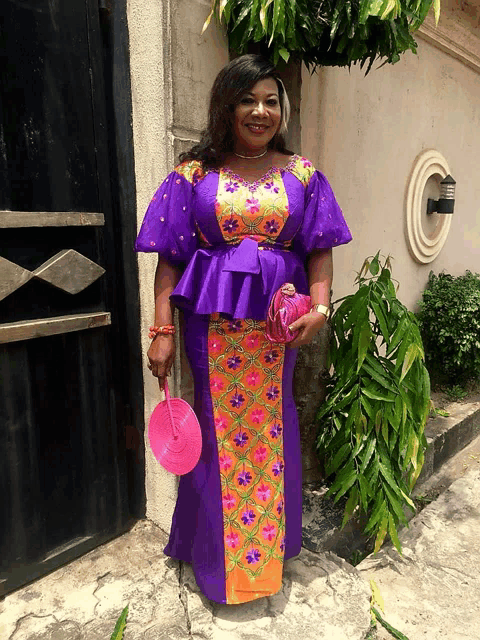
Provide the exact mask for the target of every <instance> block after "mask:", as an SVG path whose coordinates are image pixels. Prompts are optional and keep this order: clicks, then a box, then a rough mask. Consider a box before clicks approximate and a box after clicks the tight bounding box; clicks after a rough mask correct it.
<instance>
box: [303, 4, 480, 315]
mask: <svg viewBox="0 0 480 640" xmlns="http://www.w3.org/2000/svg"><path fill="white" fill-rule="evenodd" d="M442 6H443V3H442ZM449 19H450V20H451V15H450V17H449V16H448V15H444V17H443V22H446V21H447V22H448V20H449ZM441 24H442V23H441ZM470 26H471V25H470ZM456 28H457V32H458V31H459V30H460V32H461V25H460V26H459V25H458V20H457V24H456ZM478 35H480V28H479V29H477V36H478ZM470 36H471V32H470ZM477 36H475V37H473V36H471V37H469V38H467V39H468V45H469V47H470V50H469V51H467V52H466V53H465V56H467V55H469V56H470V58H472V59H475V58H476V57H478V55H479V54H480V40H479V39H478V37H477ZM417 39H418V44H419V47H418V55H417V56H415V55H413V54H411V53H407V54H406V55H405V56H403V58H402V59H401V61H400V62H398V63H397V64H395V65H386V66H384V67H383V68H381V69H378V70H377V69H375V67H374V69H373V70H372V71H371V72H370V74H369V75H368V76H367V77H365V76H364V74H363V72H362V71H360V70H359V69H357V68H352V70H351V71H350V72H349V71H348V70H347V69H336V68H325V69H322V70H320V71H319V72H318V73H317V74H315V75H313V76H310V75H309V74H308V73H304V75H303V85H302V141H303V152H304V153H305V154H306V155H307V156H310V157H311V158H312V159H313V160H314V161H315V163H316V164H317V166H318V167H319V168H321V169H322V170H323V171H324V173H325V174H326V175H327V177H328V178H329V180H330V182H331V184H332V186H333V188H334V191H335V193H336V196H337V199H338V201H339V203H340V205H341V207H342V208H343V210H344V213H345V216H346V218H347V220H348V222H349V225H350V227H351V230H352V233H353V237H354V241H353V242H352V243H351V244H350V245H347V247H342V248H339V249H336V250H335V251H334V261H335V279H334V299H335V298H338V297H341V296H343V295H345V294H347V293H349V292H351V291H352V290H353V280H354V278H355V271H358V270H359V269H360V266H361V264H362V262H363V259H364V258H365V257H366V256H367V255H372V254H374V253H376V251H377V250H379V249H380V250H381V252H382V253H383V254H385V255H387V254H391V255H392V256H393V257H394V263H393V264H394V267H393V275H394V277H395V278H397V279H398V280H399V281H400V289H399V294H398V295H399V297H400V299H401V300H402V301H403V302H404V303H405V304H406V305H407V306H409V307H410V308H414V307H415V305H416V303H417V301H418V300H419V299H420V297H421V293H422V291H423V289H424V287H425V283H426V281H427V278H428V274H429V272H430V270H433V271H434V272H435V273H438V272H439V271H441V270H443V269H445V270H446V271H447V272H450V273H452V274H454V275H459V274H461V273H463V272H464V271H465V269H471V270H474V271H475V270H476V271H479V270H480V260H479V258H480V225H479V220H480V215H479V210H480V188H479V184H480V182H479V180H478V170H479V149H480V126H479V125H480V75H479V69H480V67H477V68H476V69H475V65H474V64H470V63H469V66H467V64H465V62H462V61H460V60H459V59H456V58H455V57H452V55H449V53H448V52H447V51H442V50H440V49H439V48H438V46H434V44H432V43H431V42H435V40H434V39H432V38H430V40H431V42H427V41H426V40H425V39H424V38H422V37H419V38H417ZM442 44H443V46H444V48H446V49H447V48H448V47H447V45H448V42H447V45H445V42H443V43H442ZM452 46H455V45H454V44H453V45H452ZM456 53H458V52H455V51H454V52H453V54H454V55H456ZM460 53H461V52H460ZM478 60H479V61H480V58H478ZM467 62H468V59H467ZM376 66H378V65H376ZM424 149H436V150H438V151H439V152H440V153H442V154H443V155H444V156H445V158H446V160H447V162H448V163H449V166H450V171H451V173H452V175H453V177H454V178H455V179H456V180H457V193H456V203H455V213H454V215H453V219H452V224H451V228H450V232H449V235H448V238H447V240H446V243H445V245H444V247H443V249H442V251H441V252H440V254H439V256H438V257H437V258H436V259H435V260H434V261H433V262H431V263H430V264H419V263H418V262H416V261H415V260H414V259H413V258H412V256H411V254H410V252H409V249H408V245H407V241H406V234H405V224H406V212H405V208H406V207H405V199H406V189H407V183H408V180H409V176H410V173H411V171H412V166H413V163H414V160H415V158H416V157H417V155H418V154H419V153H420V152H421V151H422V150H424ZM437 197H438V196H437ZM423 224H424V227H428V224H429V221H427V220H426V213H425V214H424V220H423ZM430 224H431V223H430Z"/></svg>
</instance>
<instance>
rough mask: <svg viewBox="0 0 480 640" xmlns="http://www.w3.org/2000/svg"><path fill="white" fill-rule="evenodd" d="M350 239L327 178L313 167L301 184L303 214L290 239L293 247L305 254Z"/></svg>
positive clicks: (344, 242)
mask: <svg viewBox="0 0 480 640" xmlns="http://www.w3.org/2000/svg"><path fill="white" fill-rule="evenodd" d="M351 239H352V235H351V233H350V230H349V228H348V226H347V223H346V222H345V218H344V217H343V214H342V210H341V209H340V207H339V206H338V203H337V201H336V199H335V196H334V194H333V191H332V188H331V186H330V185H329V183H328V180H327V179H326V178H325V176H324V175H323V173H321V172H320V171H314V173H313V174H312V176H311V178H310V180H309V182H308V184H307V186H306V188H305V204H304V216H303V221H302V224H301V225H300V228H299V230H298V231H297V233H296V235H295V238H294V240H293V248H294V250H295V251H296V253H298V254H299V255H300V256H301V257H302V258H305V257H306V256H307V255H308V254H309V253H311V252H312V251H314V250H315V249H329V248H331V247H336V246H338V245H340V244H346V243H347V242H350V240H351Z"/></svg>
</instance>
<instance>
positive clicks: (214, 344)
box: [208, 338, 222, 353]
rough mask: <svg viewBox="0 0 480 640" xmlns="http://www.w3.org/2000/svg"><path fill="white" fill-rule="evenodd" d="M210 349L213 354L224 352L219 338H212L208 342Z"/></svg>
mask: <svg viewBox="0 0 480 640" xmlns="http://www.w3.org/2000/svg"><path fill="white" fill-rule="evenodd" d="M208 349H209V351H212V352H213V353H219V352H220V351H221V350H222V343H221V342H220V340H219V339H218V338H210V340H209V341H208Z"/></svg>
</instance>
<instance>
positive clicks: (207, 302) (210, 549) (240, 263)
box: [136, 155, 351, 604]
mask: <svg viewBox="0 0 480 640" xmlns="http://www.w3.org/2000/svg"><path fill="white" fill-rule="evenodd" d="M350 240H351V235H350V232H349V230H348V227H347V225H346V223H345V220H344V218H343V216H342V213H341V210H340V208H339V206H338V204H337V202H336V200H335V197H334V195H333V192H332V190H331V188H330V186H329V184H328V182H327V180H326V178H325V177H324V176H323V175H322V174H321V173H320V172H318V171H316V170H315V169H314V168H313V166H312V164H311V162H309V161H308V160H307V159H306V158H302V157H301V156H298V155H295V156H292V158H291V160H290V162H289V163H288V165H287V166H286V167H285V168H282V169H279V168H275V167H274V168H272V169H271V170H270V171H268V172H267V173H266V174H265V175H264V176H263V177H262V178H261V179H260V180H258V181H256V182H254V183H249V182H247V181H244V180H243V179H242V178H240V177H239V176H237V175H235V174H234V173H232V172H231V171H230V170H228V169H220V170H216V171H214V170H209V171H203V169H202V166H201V164H200V163H199V162H197V161H190V162H186V163H183V164H182V165H179V166H178V167H177V168H176V169H175V171H173V172H172V173H171V174H170V175H169V176H168V177H167V178H166V180H165V181H164V182H163V184H162V185H161V186H160V187H159V189H158V190H157V192H156V193H155V195H154V197H153V199H152V201H151V203H150V206H149V208H148V210H147V213H146V215H145V219H144V222H143V225H142V228H141V230H140V233H139V235H138V238H137V242H136V250H137V251H149V252H157V253H159V254H161V255H162V256H163V257H164V258H165V259H167V260H168V261H169V262H170V263H171V264H173V265H175V266H178V267H180V268H181V269H182V271H183V275H182V277H181V279H180V281H179V283H178V285H177V287H176V288H175V290H174V292H173V294H172V296H171V298H172V300H173V302H174V303H175V305H176V306H178V307H179V308H180V309H181V310H182V311H183V313H184V316H185V323H184V326H185V336H184V337H185V346H186V352H187V357H188V359H189V362H190V365H191V368H192V372H193V377H194V386H195V403H194V409H195V412H196V414H197V416H198V418H199V421H200V425H201V428H202V437H203V446H202V455H201V458H200V462H199V463H198V465H197V466H196V467H195V469H194V470H193V471H192V472H191V473H189V474H187V475H185V476H182V477H181V479H180V485H179V492H178V499H177V504H176V507H175V513H174V516H173V521H172V530H171V534H170V540H169V543H168V545H167V547H166V549H165V553H166V554H167V555H170V556H172V557H175V558H178V559H179V560H182V561H185V562H189V563H191V564H192V565H193V569H194V573H195V576H196V579H197V583H198V585H199V587H200V588H201V590H202V591H203V593H204V594H205V595H206V596H207V597H208V598H209V599H211V600H214V601H216V602H220V603H229V604H230V603H240V602H247V601H250V600H254V599H256V598H259V597H262V596H267V595H272V594H273V593H276V592H277V591H278V590H279V589H280V588H281V582H282V569H283V562H284V560H285V559H288V558H289V557H292V556H295V555H297V554H298V553H299V552H300V548H301V454H300V438H299V430H298V419H297V413H296V408H295V404H294V401H293V395H292V376H293V369H294V365H295V359H296V355H297V351H296V350H295V349H288V348H287V349H285V347H284V346H283V345H275V344H271V343H270V342H269V341H268V340H267V338H266V336H265V318H266V314H267V309H268V305H269V302H270V299H271V297H272V296H273V294H274V293H275V291H276V290H277V289H278V288H279V287H280V286H281V285H283V284H284V283H285V282H292V283H293V284H294V285H295V287H296V289H297V291H299V292H300V293H308V292H309V287H308V279H307V273H306V270H305V262H306V258H307V256H308V255H309V253H311V252H312V251H314V250H316V249H325V248H330V247H333V246H337V245H340V244H344V243H346V242H349V241H350Z"/></svg>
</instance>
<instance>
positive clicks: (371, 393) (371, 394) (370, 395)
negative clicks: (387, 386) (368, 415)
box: [362, 387, 395, 402]
mask: <svg viewBox="0 0 480 640" xmlns="http://www.w3.org/2000/svg"><path fill="white" fill-rule="evenodd" d="M362 394H363V395H364V396H367V398H370V399H371V400H382V401H383V402H395V397H391V396H387V395H383V394H381V393H378V392H376V391H372V390H371V389H369V388H367V387H365V388H364V389H362Z"/></svg>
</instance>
